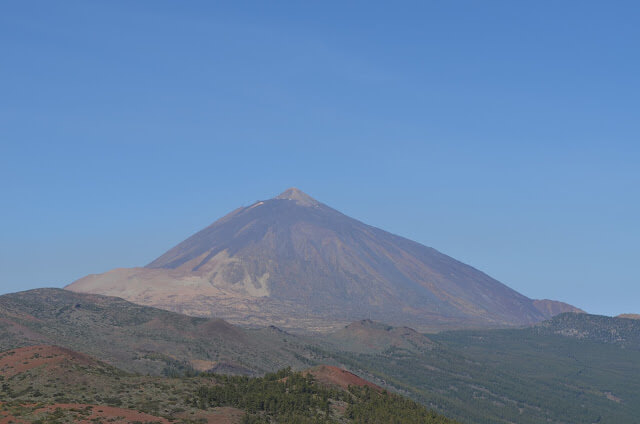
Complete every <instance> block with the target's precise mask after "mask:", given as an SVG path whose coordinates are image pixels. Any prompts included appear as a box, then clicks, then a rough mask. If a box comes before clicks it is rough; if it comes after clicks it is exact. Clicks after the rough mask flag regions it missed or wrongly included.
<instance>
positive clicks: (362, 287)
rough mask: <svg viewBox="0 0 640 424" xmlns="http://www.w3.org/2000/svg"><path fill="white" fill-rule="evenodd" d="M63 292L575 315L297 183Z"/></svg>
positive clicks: (284, 316)
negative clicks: (137, 262)
mask: <svg viewBox="0 0 640 424" xmlns="http://www.w3.org/2000/svg"><path fill="white" fill-rule="evenodd" d="M66 288H67V289H68V290H72V291H77V292H86V293H97V294H104V295H110V296H118V297H122V298H124V299H127V300H130V301H132V302H135V303H139V304H144V305H149V306H155V307H159V308H163V309H167V310H172V311H177V312H181V313H185V314H188V315H194V316H209V317H210V316H215V317H218V318H223V319H226V320H228V321H230V322H232V323H235V324H241V325H249V326H264V325H269V324H271V325H276V326H278V327H281V328H286V329H292V330H310V331H329V330H335V329H338V328H342V327H343V326H344V325H345V324H346V323H348V322H351V321H354V320H361V319H365V318H371V317H372V318H373V319H375V320H376V321H383V322H388V323H390V324H396V325H410V326H411V327H414V328H417V329H419V330H425V331H430V330H441V329H450V328H469V327H508V326H520V325H528V324H532V323H535V322H539V321H542V320H544V319H546V318H549V317H551V316H553V315H555V314H557V313H560V312H567V311H579V310H578V309H577V308H574V307H573V306H570V305H567V304H564V303H561V302H555V301H548V300H545V301H534V300H532V299H529V298H528V297H526V296H524V295H522V294H520V293H518V292H516V291H514V290H512V289H510V288H509V287H507V286H506V285H504V284H502V283H500V282H499V281H497V280H495V279H493V278H491V277H490V276H488V275H486V274H485V273H483V272H481V271H479V270H477V269H475V268H473V267H471V266H469V265H466V264H464V263H462V262H459V261H457V260H455V259H453V258H451V257H449V256H447V255H445V254H442V253H440V252H438V251H437V250H435V249H433V248H430V247H427V246H424V245H421V244H419V243H416V242H414V241H411V240H408V239H406V238H403V237H400V236H396V235H394V234H391V233H388V232H386V231H383V230H381V229H378V228H375V227H372V226H370V225H367V224H364V223H362V222H360V221H357V220H355V219H353V218H350V217H348V216H346V215H344V214H342V213H340V212H338V211H336V210H335V209H332V208H330V207H329V206H327V205H325V204H323V203H321V202H319V201H317V200H315V199H313V198H312V197H310V196H309V195H307V194H305V193H303V192H302V191H300V190H298V189H296V188H291V189H288V190H286V191H285V192H283V193H282V194H280V195H279V196H277V197H275V198H273V199H269V200H264V201H259V202H256V203H254V204H252V205H250V206H248V207H241V208H238V209H236V210H234V211H233V212H231V213H229V214H228V215H226V216H224V217H223V218H221V219H219V220H217V221H216V222H214V223H213V224H211V225H210V226H209V227H207V228H205V229H203V230H202V231H199V232H198V233H196V234H194V235H193V236H191V237H189V238H188V239H186V240H185V241H183V242H182V243H179V244H178V245H176V246H175V247H173V248H172V249H170V250H169V251H167V252H166V253H165V254H163V255H162V256H160V257H159V258H157V259H156V260H154V261H152V262H151V263H150V264H148V265H147V266H145V267H143V268H128V269H115V270H112V271H109V272H107V273H104V274H99V275H89V276H87V277H84V278H82V279H80V280H78V281H76V282H74V283H72V284H70V285H69V286H67V287H66Z"/></svg>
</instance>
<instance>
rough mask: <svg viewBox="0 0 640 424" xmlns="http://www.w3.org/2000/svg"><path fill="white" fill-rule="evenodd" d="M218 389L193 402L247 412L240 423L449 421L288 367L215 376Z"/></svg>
mask: <svg viewBox="0 0 640 424" xmlns="http://www.w3.org/2000/svg"><path fill="white" fill-rule="evenodd" d="M217 378H218V383H219V384H217V385H209V386H203V387H200V388H199V389H198V390H197V392H196V395H195V397H194V398H193V400H192V404H193V405H194V406H198V407H200V408H203V409H206V408H211V407H220V406H232V407H235V408H239V409H242V410H244V411H246V412H247V415H245V418H244V421H243V422H244V423H247V424H249V423H250V424H254V423H299V424H307V423H308V424H313V423H319V424H323V423H339V422H344V420H345V419H346V420H348V421H347V422H354V423H381V424H382V423H384V424H393V423H398V424H413V423H432V424H447V423H454V421H452V420H449V419H447V418H445V417H443V416H441V415H438V414H436V413H435V412H433V411H428V410H426V409H425V408H424V407H423V406H420V405H418V404H417V403H416V402H414V401H411V400H409V399H406V398H402V397H400V396H398V395H394V394H390V393H388V392H386V391H377V390H374V389H372V388H370V387H367V386H365V387H358V386H350V387H349V390H348V391H344V390H340V389H337V388H330V387H326V386H323V385H320V384H317V383H316V382H315V380H314V378H313V376H312V375H311V374H308V373H307V374H303V373H300V372H292V371H291V369H290V368H289V369H285V370H281V371H279V372H277V373H272V374H267V375H265V376H264V377H263V378H247V377H238V376H236V377H233V376H228V377H225V376H218V377H217Z"/></svg>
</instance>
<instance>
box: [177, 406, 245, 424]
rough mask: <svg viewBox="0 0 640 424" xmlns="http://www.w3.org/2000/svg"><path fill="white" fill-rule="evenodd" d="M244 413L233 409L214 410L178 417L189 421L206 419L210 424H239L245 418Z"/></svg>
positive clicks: (225, 407)
mask: <svg viewBox="0 0 640 424" xmlns="http://www.w3.org/2000/svg"><path fill="white" fill-rule="evenodd" d="M244 415H245V413H244V411H242V410H240V409H236V408H231V407H227V406H224V407H221V408H213V409H209V410H206V411H196V412H195V414H193V415H192V414H190V413H186V412H185V413H184V414H181V415H178V417H181V418H187V419H189V420H199V419H204V420H206V422H207V423H209V424H239V423H241V422H242V418H243V417H244Z"/></svg>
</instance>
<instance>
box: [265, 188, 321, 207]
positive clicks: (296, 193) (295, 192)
mask: <svg viewBox="0 0 640 424" xmlns="http://www.w3.org/2000/svg"><path fill="white" fill-rule="evenodd" d="M275 198H276V199H280V200H293V201H295V202H296V203H297V204H298V205H301V206H317V205H319V204H320V202H318V201H317V200H316V199H314V198H313V197H311V196H309V195H308V194H307V193H305V192H303V191H302V190H300V189H297V188H296V187H291V188H289V189H287V190H285V191H283V192H282V193H280V194H279V195H278V196H276V197H275Z"/></svg>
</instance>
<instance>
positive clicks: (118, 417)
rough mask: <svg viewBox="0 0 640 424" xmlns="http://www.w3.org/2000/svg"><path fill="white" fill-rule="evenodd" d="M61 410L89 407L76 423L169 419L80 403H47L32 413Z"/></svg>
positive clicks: (159, 420) (167, 423)
mask: <svg viewBox="0 0 640 424" xmlns="http://www.w3.org/2000/svg"><path fill="white" fill-rule="evenodd" d="M58 408H60V409H62V410H86V409H87V408H90V413H89V414H87V415H86V416H83V417H82V419H78V420H77V421H75V422H77V423H85V424H91V423H93V422H95V421H93V420H103V419H104V420H108V421H109V422H110V423H115V424H126V423H131V422H133V421H141V422H160V423H163V424H169V423H170V422H171V421H169V420H167V419H166V418H162V417H156V416H154V415H150V414H146V413H144V412H139V411H134V410H131V409H123V408H116V407H114V406H104V405H87V404H80V403H57V404H54V405H48V406H45V407H43V408H40V409H37V410H36V411H34V412H33V413H34V414H40V413H43V412H54V411H55V410H56V409H58Z"/></svg>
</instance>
